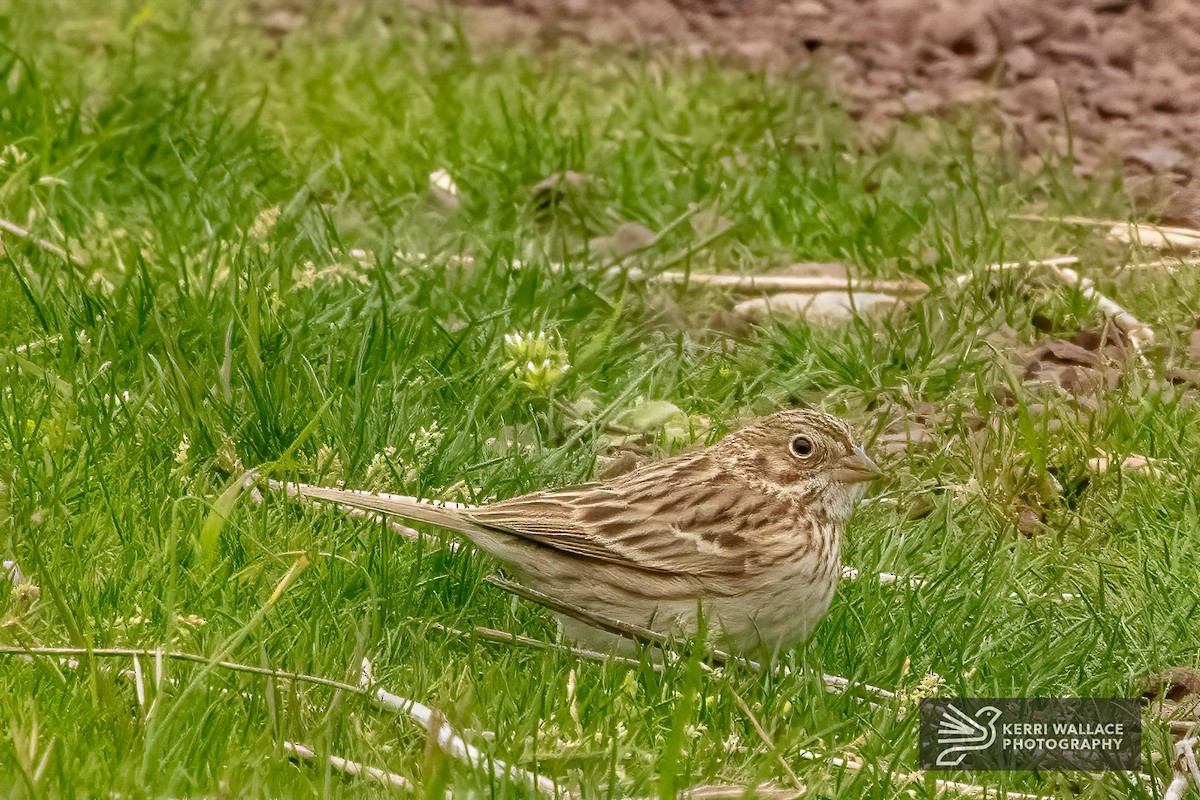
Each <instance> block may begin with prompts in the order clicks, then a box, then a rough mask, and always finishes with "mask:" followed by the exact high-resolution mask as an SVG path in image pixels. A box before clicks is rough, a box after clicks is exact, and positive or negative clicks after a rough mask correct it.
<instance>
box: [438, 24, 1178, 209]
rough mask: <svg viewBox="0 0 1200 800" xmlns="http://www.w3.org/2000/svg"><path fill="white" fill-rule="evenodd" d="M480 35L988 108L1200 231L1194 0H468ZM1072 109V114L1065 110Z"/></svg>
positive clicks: (1030, 140)
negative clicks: (1120, 174) (728, 66)
mask: <svg viewBox="0 0 1200 800" xmlns="http://www.w3.org/2000/svg"><path fill="white" fill-rule="evenodd" d="M457 5H460V6H461V9H462V13H463V15H464V19H465V21H466V23H467V30H468V34H469V36H470V38H472V39H483V40H492V41H497V40H501V41H505V42H511V43H515V42H517V41H520V40H524V41H526V42H528V41H533V42H535V43H536V44H537V45H538V46H545V45H550V46H552V45H553V44H554V43H555V42H557V41H560V40H564V39H565V40H579V41H583V42H588V43H595V44H600V45H605V46H614V45H615V46H618V47H622V48H637V49H643V50H645V49H650V50H662V49H671V50H675V51H680V52H684V53H687V54H690V55H694V56H699V57H714V58H717V59H719V60H722V61H726V62H732V63H737V64H741V65H745V66H748V67H751V68H755V69H764V70H767V71H769V72H775V73H786V72H790V71H793V70H798V69H804V68H807V67H814V68H815V69H816V71H817V72H818V74H821V75H824V76H825V77H826V79H827V80H828V81H829V83H830V84H831V85H832V87H833V88H834V90H835V91H837V92H838V93H839V94H840V95H841V96H843V97H845V98H846V101H847V102H848V103H849V105H850V108H851V109H852V110H853V112H854V113H855V114H856V115H857V116H859V117H861V118H862V119H863V120H864V122H866V123H869V124H883V123H886V121H887V120H889V119H894V118H896V117H899V116H903V115H908V114H924V113H945V112H948V111H951V110H953V109H954V108H955V107H957V106H963V105H979V104H986V106H987V107H989V108H995V109H997V110H998V111H999V114H1000V117H1001V119H1002V120H1003V121H1004V124H1005V125H1006V126H1008V127H1009V128H1010V129H1011V130H1012V131H1013V132H1014V134H1015V138H1016V141H1018V142H1019V143H1020V146H1021V147H1022V148H1023V149H1024V150H1025V151H1026V152H1027V153H1028V154H1030V155H1031V156H1032V155H1033V154H1036V153H1044V152H1046V151H1047V150H1048V149H1057V150H1059V151H1060V152H1065V150H1066V147H1067V130H1068V126H1067V125H1066V124H1065V123H1066V121H1069V123H1070V132H1071V134H1072V136H1073V137H1074V152H1075V156H1076V158H1077V160H1078V164H1079V169H1080V170H1081V171H1083V172H1089V171H1091V170H1093V169H1095V168H1096V166H1097V165H1098V164H1100V163H1101V162H1102V161H1104V160H1106V159H1109V160H1111V159H1114V158H1115V159H1119V160H1120V162H1122V164H1123V166H1124V168H1125V172H1126V175H1127V176H1129V179H1130V187H1131V189H1132V190H1133V192H1134V193H1135V194H1137V195H1140V196H1142V197H1144V198H1150V199H1154V200H1159V201H1161V204H1160V206H1161V207H1162V208H1163V211H1162V214H1161V216H1162V219H1163V221H1164V222H1168V223H1173V224H1179V225H1186V226H1190V227H1200V169H1198V168H1197V164H1196V158H1197V156H1198V155H1200V3H1196V2H1193V1H1192V0H742V2H738V1H737V0H508V1H505V0H499V1H497V0H492V1H491V2H489V1H488V0H462V1H461V2H459V3H458V4H457ZM1064 113H1065V116H1064Z"/></svg>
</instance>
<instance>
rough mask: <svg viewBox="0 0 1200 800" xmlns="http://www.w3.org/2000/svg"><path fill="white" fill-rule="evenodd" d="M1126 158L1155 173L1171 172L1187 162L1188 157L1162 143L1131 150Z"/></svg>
mask: <svg viewBox="0 0 1200 800" xmlns="http://www.w3.org/2000/svg"><path fill="white" fill-rule="evenodd" d="M1126 157H1127V158H1128V159H1129V160H1130V161H1132V162H1134V163H1135V164H1140V165H1141V166H1143V167H1145V168H1146V169H1149V170H1152V171H1154V172H1171V171H1173V170H1174V169H1176V168H1177V167H1179V166H1180V165H1181V164H1183V163H1184V162H1185V161H1187V156H1185V155H1184V154H1183V153H1181V152H1180V151H1179V150H1177V149H1175V148H1174V147H1171V146H1170V145H1167V144H1163V143H1162V142H1155V143H1154V144H1150V145H1147V146H1145V147H1139V148H1137V149H1135V150H1131V151H1129V153H1128V154H1127V156H1126Z"/></svg>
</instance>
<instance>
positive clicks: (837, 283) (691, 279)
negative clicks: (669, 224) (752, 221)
mask: <svg viewBox="0 0 1200 800" xmlns="http://www.w3.org/2000/svg"><path fill="white" fill-rule="evenodd" d="M652 280H654V281H656V282H658V283H681V284H688V283H700V284H704V285H707V286H718V287H722V288H726V289H731V290H733V291H736V292H801V293H805V294H808V293H816V292H839V291H840V292H845V291H849V292H881V293H883V294H897V295H905V294H924V293H925V292H927V291H929V287H928V286H926V285H925V284H923V283H921V282H919V281H886V280H858V279H855V278H826V277H820V276H812V275H736V274H730V275H712V274H705V273H698V272H663V273H660V274H658V275H656V276H655V277H654V278H652Z"/></svg>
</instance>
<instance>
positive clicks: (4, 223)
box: [0, 219, 71, 261]
mask: <svg viewBox="0 0 1200 800" xmlns="http://www.w3.org/2000/svg"><path fill="white" fill-rule="evenodd" d="M0 231H5V232H6V233H11V234H12V235H13V236H16V237H18V238H20V239H25V240H26V241H28V242H30V243H31V244H34V245H36V246H37V247H39V248H41V249H42V250H45V251H46V252H47V253H53V254H54V255H56V256H58V257H59V258H61V259H62V260H63V261H70V260H71V257H70V256H69V255H67V251H66V250H63V249H62V248H61V247H59V246H58V245H56V244H55V243H54V242H48V241H46V240H45V239H41V238H38V237H37V236H34V235H33V234H32V233H30V232H29V231H27V230H25V229H24V228H22V227H21V226H20V225H17V224H16V223H13V222H9V221H8V220H6V219H0Z"/></svg>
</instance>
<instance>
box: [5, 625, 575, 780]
mask: <svg viewBox="0 0 1200 800" xmlns="http://www.w3.org/2000/svg"><path fill="white" fill-rule="evenodd" d="M0 655H15V656H34V655H41V656H56V655H57V656H88V657H99V658H131V659H132V658H134V657H138V656H152V657H154V658H155V659H163V658H169V659H172V660H176V661H188V662H191V663H193V664H202V665H204V666H207V667H220V668H221V669H227V670H230V671H233V672H246V673H250V674H252V675H265V676H267V677H270V678H274V679H276V680H289V681H296V682H299V683H311V684H315V685H317V686H325V687H328V688H330V689H337V690H340V691H343V692H348V693H350V694H355V695H359V696H361V697H365V698H367V699H370V700H371V701H373V702H374V703H375V704H376V705H378V706H379V707H380V708H383V709H385V710H387V711H392V712H395V713H398V714H403V715H404V716H407V717H408V718H409V719H412V720H413V721H415V722H417V723H418V724H419V725H421V726H422V727H424V728H425V729H426V730H427V731H429V733H430V734H431V735H433V736H434V738H435V740H436V741H437V743H438V746H439V747H440V748H442V749H443V750H444V751H445V752H446V754H447V755H450V756H452V757H454V758H456V759H458V760H459V761H461V762H463V763H464V764H466V765H467V766H469V767H472V768H473V769H480V770H483V771H485V772H487V773H488V774H489V775H491V776H492V777H493V778H499V777H501V776H505V775H511V776H513V777H514V778H516V779H518V780H520V781H522V782H525V783H528V784H529V785H531V786H532V787H534V788H535V789H537V790H538V791H539V792H541V793H543V794H546V795H548V796H550V797H568V796H569V793H568V792H567V791H566V790H565V789H563V788H562V787H560V786H559V785H558V784H556V783H555V782H554V781H552V780H550V779H549V778H546V777H543V776H540V775H534V774H533V773H531V772H528V771H527V770H523V769H521V768H520V767H512V766H509V765H508V764H506V763H505V762H503V761H501V760H500V759H498V758H488V756H486V755H485V754H484V753H482V752H481V751H479V750H478V749H477V748H475V747H473V746H472V745H471V744H469V743H468V742H467V741H466V740H465V739H463V738H462V736H460V735H459V734H458V732H457V731H455V729H454V728H453V727H452V726H451V725H450V724H449V723H448V722H446V720H445V717H444V716H442V715H441V714H440V713H438V712H435V711H434V710H433V709H431V708H430V707H429V706H426V705H424V704H422V703H418V702H417V701H415V700H409V699H407V698H404V697H400V696H399V695H395V694H392V693H391V692H388V691H387V690H385V689H382V688H379V687H377V686H375V685H374V683H373V681H372V678H371V670H370V663H369V662H368V661H367V660H366V659H363V670H362V673H361V678H360V681H359V684H358V685H357V686H355V685H353V684H350V683H346V682H345V681H339V680H334V679H332V678H323V677H321V676H319V675H308V674H305V673H302V672H287V671H285V670H278V669H272V668H270V667H255V666H252V665H250V664H242V663H239V662H237V661H213V660H212V659H211V658H209V657H208V656H203V655H199V654H196V653H184V652H178V651H173V650H164V649H162V648H157V649H153V650H151V649H147V648H132V647H101V648H84V647H20V646H14V645H0Z"/></svg>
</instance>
